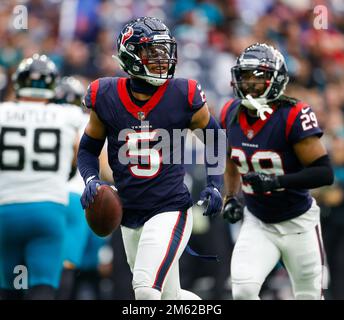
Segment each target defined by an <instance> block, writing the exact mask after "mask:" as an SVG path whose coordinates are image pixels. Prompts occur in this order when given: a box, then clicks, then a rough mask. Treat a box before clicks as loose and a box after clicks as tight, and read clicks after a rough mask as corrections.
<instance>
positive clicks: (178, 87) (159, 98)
mask: <svg viewBox="0 0 344 320" xmlns="http://www.w3.org/2000/svg"><path fill="white" fill-rule="evenodd" d="M117 49H118V55H117V56H116V59H117V60H118V61H119V63H120V66H121V67H122V69H123V70H124V71H125V72H126V73H128V75H129V78H117V77H111V78H101V79H97V80H95V81H93V82H92V83H91V84H90V86H89V88H88V91H87V94H86V96H85V99H84V104H85V106H86V107H87V108H89V109H91V113H90V120H89V123H88V125H87V127H86V129H85V133H84V135H83V137H82V139H81V143H80V148H79V154H78V167H79V170H80V173H81V175H82V177H83V178H84V181H85V184H86V187H85V191H84V193H83V195H82V197H81V202H82V205H83V207H84V208H86V207H88V206H89V204H90V202H91V201H92V200H93V197H94V195H95V194H96V190H97V186H99V185H101V184H103V183H105V182H103V181H100V179H99V175H98V170H99V169H98V168H99V164H98V156H99V153H100V150H101V149H102V147H103V144H104V141H105V139H107V141H108V161H109V165H110V167H111V169H112V171H113V174H114V181H115V184H116V188H117V189H118V194H119V196H120V198H121V200H122V205H123V219H122V224H121V229H122V236H123V241H124V247H125V251H126V255H127V260H128V263H129V265H130V268H131V270H132V272H133V288H134V291H135V298H136V299H139V300H141V299H147V300H153V299H196V298H198V297H197V296H196V295H194V294H192V293H190V292H187V291H185V290H181V289H180V283H179V267H178V260H179V258H180V256H181V254H182V253H183V251H184V249H185V247H186V245H187V242H188V240H189V237H190V234H191V229H192V209H191V207H192V204H193V203H192V199H191V196H190V193H189V191H188V189H187V187H186V186H185V185H184V183H183V179H184V173H185V171H184V166H183V164H182V163H181V162H179V161H172V162H171V161H170V162H169V161H164V157H163V156H162V153H161V150H158V149H157V148H154V145H156V144H157V143H158V141H159V139H158V137H161V132H162V131H163V132H165V133H166V132H167V133H168V134H169V136H170V137H172V136H173V133H174V130H176V129H180V130H184V129H187V128H190V129H192V130H194V129H197V128H199V129H202V130H203V131H204V132H205V131H206V130H209V131H211V130H212V131H213V132H215V134H214V139H206V140H205V149H206V154H208V153H210V152H214V154H216V155H218V154H219V148H218V141H219V139H221V134H222V137H224V133H222V132H221V130H220V126H219V125H218V123H217V121H216V120H215V119H214V118H213V117H212V116H211V115H210V114H209V110H208V107H207V104H206V99H205V95H204V93H203V91H202V89H201V87H200V85H199V84H198V83H197V82H196V81H195V80H187V79H177V78H176V79H175V78H173V76H174V71H175V67H176V63H177V44H176V41H175V40H174V38H173V37H172V36H171V34H170V31H169V29H168V28H167V27H166V25H165V24H164V23H162V22H161V21H160V20H159V19H156V18H152V17H142V18H138V19H136V20H133V21H131V22H129V23H128V24H127V25H126V26H125V27H124V28H123V30H122V32H121V33H120V35H119V37H118V40H117ZM143 120H144V122H143ZM128 129H129V131H128ZM126 131H127V133H126V134H125V135H124V138H123V132H126ZM206 136H207V135H206ZM174 142H175V141H172V143H171V145H170V149H169V150H170V151H171V154H170V156H171V158H173V159H177V160H181V159H180V157H178V156H176V154H177V151H178V148H176V146H175V145H173V144H174ZM123 147H125V152H124V153H123V152H122V153H121V150H123ZM180 147H181V148H182V143H181V144H180ZM121 154H122V156H123V154H124V155H125V156H127V157H128V159H129V160H131V161H130V162H129V163H124V162H123V161H122V160H121ZM174 156H176V157H174ZM220 162H221V161H220ZM223 162H224V161H223ZM205 163H206V167H207V169H208V170H207V177H208V179H207V186H206V188H205V189H204V191H203V192H202V193H201V200H202V201H206V203H207V204H208V205H207V206H205V207H206V209H205V215H210V216H212V215H216V214H218V213H219V212H220V211H221V208H222V199H221V195H220V191H219V190H220V188H221V183H222V174H223V170H222V174H221V172H218V174H210V171H211V170H209V169H214V167H213V166H214V165H213V164H210V161H207V160H206V161H205ZM221 165H223V164H221V163H219V167H220V168H221ZM215 166H216V165H215ZM223 169H224V165H223ZM220 171H221V170H220Z"/></svg>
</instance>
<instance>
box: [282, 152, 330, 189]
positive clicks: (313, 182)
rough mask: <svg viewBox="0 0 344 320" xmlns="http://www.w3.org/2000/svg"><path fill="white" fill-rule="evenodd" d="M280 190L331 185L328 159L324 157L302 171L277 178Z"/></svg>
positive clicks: (326, 156)
mask: <svg viewBox="0 0 344 320" xmlns="http://www.w3.org/2000/svg"><path fill="white" fill-rule="evenodd" d="M277 179H278V182H279V184H280V186H281V187H282V188H293V189H313V188H318V187H322V186H325V185H331V184H332V183H333V180H334V175H333V169H332V166H331V162H330V158H329V156H328V155H324V156H322V157H320V158H318V159H317V160H315V161H313V162H312V163H311V164H310V165H309V166H308V167H306V168H304V169H303V170H301V171H299V172H296V173H290V174H285V175H283V176H278V177H277Z"/></svg>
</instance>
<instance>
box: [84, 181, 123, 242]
mask: <svg viewBox="0 0 344 320" xmlns="http://www.w3.org/2000/svg"><path fill="white" fill-rule="evenodd" d="M85 211H86V219H87V223H88V225H89V226H90V228H91V229H92V230H93V232H94V233H95V234H97V235H98V236H100V237H106V236H108V235H109V234H111V233H112V232H113V231H115V230H116V229H117V228H118V226H119V225H120V223H121V220H122V204H121V199H120V198H119V196H118V194H117V192H116V191H115V190H114V189H112V188H111V187H110V186H108V185H101V186H99V187H98V189H97V194H96V195H95V197H94V201H93V203H91V204H90V206H89V207H88V208H86V210H85Z"/></svg>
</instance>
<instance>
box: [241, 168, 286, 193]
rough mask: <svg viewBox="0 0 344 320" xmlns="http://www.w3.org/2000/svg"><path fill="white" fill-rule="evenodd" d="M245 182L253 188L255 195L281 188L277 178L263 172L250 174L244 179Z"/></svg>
mask: <svg viewBox="0 0 344 320" xmlns="http://www.w3.org/2000/svg"><path fill="white" fill-rule="evenodd" d="M242 179H243V182H244V183H248V184H250V185H251V186H252V189H253V191H254V192H255V193H264V192H269V191H273V190H276V189H279V188H281V186H280V184H279V181H278V178H277V176H275V175H273V174H266V173H262V172H249V173H247V174H245V175H244V176H243V177H242Z"/></svg>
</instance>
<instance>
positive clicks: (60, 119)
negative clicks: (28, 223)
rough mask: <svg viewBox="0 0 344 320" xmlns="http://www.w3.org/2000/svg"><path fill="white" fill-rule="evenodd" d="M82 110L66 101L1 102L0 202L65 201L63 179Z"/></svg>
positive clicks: (65, 178) (66, 177) (65, 181)
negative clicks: (47, 102)
mask: <svg viewBox="0 0 344 320" xmlns="http://www.w3.org/2000/svg"><path fill="white" fill-rule="evenodd" d="M81 120H82V111H81V109H80V108H78V107H74V106H69V105H64V106H62V105H56V104H45V103H40V102H5V103H2V104H1V105H0V204H1V205H2V204H10V203H11V204H13V203H24V202H42V201H52V202H57V203H61V204H67V203H68V190H67V180H68V177H69V174H70V171H71V164H72V159H73V155H74V143H75V140H76V138H77V134H78V129H79V127H80V125H81Z"/></svg>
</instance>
